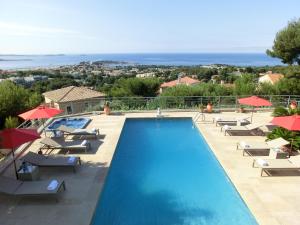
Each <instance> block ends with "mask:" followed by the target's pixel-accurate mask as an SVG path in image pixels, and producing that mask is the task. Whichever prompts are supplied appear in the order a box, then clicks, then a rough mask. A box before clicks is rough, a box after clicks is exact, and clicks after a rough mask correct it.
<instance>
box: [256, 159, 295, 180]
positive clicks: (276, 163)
mask: <svg viewBox="0 0 300 225" xmlns="http://www.w3.org/2000/svg"><path fill="white" fill-rule="evenodd" d="M295 158H297V159H295ZM252 167H254V168H255V167H256V168H261V173H260V175H261V176H263V174H264V172H265V173H266V174H267V175H269V176H271V175H272V174H271V171H286V170H292V171H298V172H300V162H299V157H294V158H289V159H261V158H258V159H254V160H253V163H252Z"/></svg>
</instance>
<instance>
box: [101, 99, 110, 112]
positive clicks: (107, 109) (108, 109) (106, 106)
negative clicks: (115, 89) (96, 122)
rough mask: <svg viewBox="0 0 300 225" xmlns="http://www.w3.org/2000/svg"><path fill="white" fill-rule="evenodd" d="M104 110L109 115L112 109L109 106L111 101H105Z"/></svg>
mask: <svg viewBox="0 0 300 225" xmlns="http://www.w3.org/2000/svg"><path fill="white" fill-rule="evenodd" d="M103 111H104V113H105V115H109V114H110V112H111V109H110V107H109V102H108V101H107V102H105V104H104V108H103Z"/></svg>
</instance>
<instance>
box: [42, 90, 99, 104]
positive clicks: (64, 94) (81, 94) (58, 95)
mask: <svg viewBox="0 0 300 225" xmlns="http://www.w3.org/2000/svg"><path fill="white" fill-rule="evenodd" d="M43 95H44V97H46V98H49V99H51V100H52V101H54V102H57V103H60V102H71V101H79V100H84V99H90V98H99V97H103V96H105V94H103V93H101V92H98V91H94V90H91V89H89V88H87V87H76V86H69V87H65V88H61V89H57V90H54V91H48V92H45V93H43Z"/></svg>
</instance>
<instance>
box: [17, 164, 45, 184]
mask: <svg viewBox="0 0 300 225" xmlns="http://www.w3.org/2000/svg"><path fill="white" fill-rule="evenodd" d="M18 177H19V179H20V180H23V181H31V180H38V179H39V177H40V174H39V167H37V166H31V165H30V166H27V170H26V171H24V170H23V168H20V169H19V170H18Z"/></svg>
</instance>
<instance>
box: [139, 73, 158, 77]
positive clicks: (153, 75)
mask: <svg viewBox="0 0 300 225" xmlns="http://www.w3.org/2000/svg"><path fill="white" fill-rule="evenodd" d="M136 77H140V78H143V77H155V73H154V72H149V73H139V74H137V75H136Z"/></svg>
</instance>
